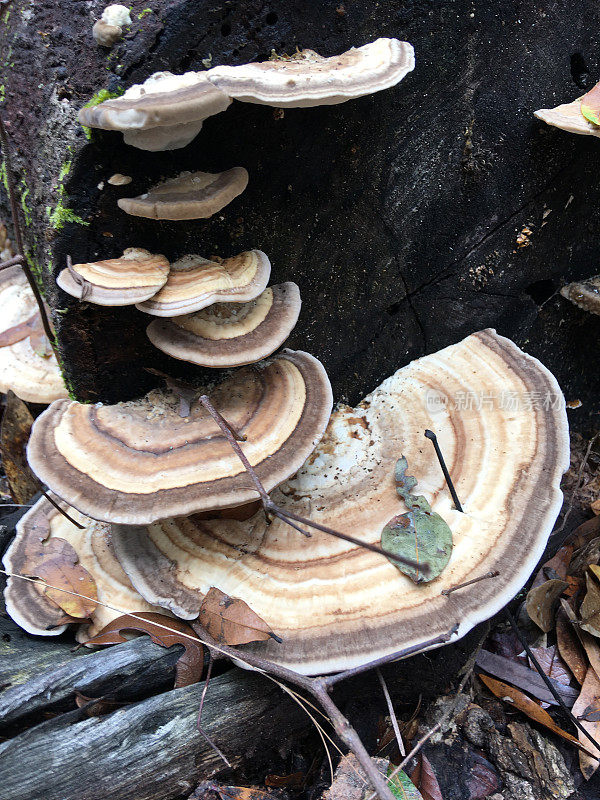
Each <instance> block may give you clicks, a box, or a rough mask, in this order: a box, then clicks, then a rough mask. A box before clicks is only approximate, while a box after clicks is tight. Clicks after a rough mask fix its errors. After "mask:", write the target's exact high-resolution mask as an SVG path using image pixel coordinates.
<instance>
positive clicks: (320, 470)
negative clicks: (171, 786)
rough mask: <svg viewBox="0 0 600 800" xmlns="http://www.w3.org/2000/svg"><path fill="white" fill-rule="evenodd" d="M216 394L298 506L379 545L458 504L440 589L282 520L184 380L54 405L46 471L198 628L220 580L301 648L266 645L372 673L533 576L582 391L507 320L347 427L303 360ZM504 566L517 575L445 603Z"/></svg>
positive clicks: (269, 368)
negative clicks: (396, 526) (507, 332)
mask: <svg viewBox="0 0 600 800" xmlns="http://www.w3.org/2000/svg"><path fill="white" fill-rule="evenodd" d="M210 398H211V401H212V403H213V404H214V406H215V408H217V409H218V410H219V411H220V412H221V413H222V414H223V416H224V417H225V418H226V419H227V420H228V422H229V423H230V424H231V426H232V427H233V428H234V429H235V430H236V431H238V432H239V434H240V435H241V436H242V437H245V441H242V442H241V443H240V446H241V447H242V449H243V452H244V453H245V455H246V457H247V458H248V459H249V461H250V463H251V464H252V465H253V466H254V468H255V470H256V473H257V474H258V476H259V477H260V479H261V480H262V482H263V483H264V485H265V487H266V489H267V490H268V491H272V498H273V501H274V502H275V503H276V504H277V505H278V506H279V507H280V508H282V509H283V510H284V511H286V510H287V511H288V512H289V513H295V514H299V515H301V516H303V517H305V518H309V519H310V520H311V521H313V522H315V523H317V524H321V525H325V526H329V527H331V528H334V529H336V530H339V531H341V532H346V533H348V534H351V535H354V536H358V537H359V538H360V539H361V540H363V541H365V542H368V543H372V544H378V543H380V542H381V540H382V535H384V531H385V529H386V527H387V528H388V529H389V527H390V523H391V524H393V523H394V521H397V520H398V519H399V518H401V515H403V514H404V515H406V514H407V512H410V511H411V510H412V511H415V510H416V511H419V512H420V513H422V514H427V513H429V511H431V512H433V513H435V514H437V515H439V517H440V518H441V519H442V520H444V521H445V523H447V528H448V529H449V531H450V533H451V539H452V550H451V553H450V549H449V543H448V542H445V544H444V547H445V548H446V550H445V554H444V558H443V559H442V560H444V564H442V565H441V568H440V570H439V576H438V577H436V578H435V579H434V580H430V581H428V582H424V583H421V582H419V581H418V576H415V575H412V576H410V575H406V574H403V573H402V572H401V571H400V570H399V569H397V567H396V566H394V564H393V563H392V562H391V561H389V560H388V559H386V558H383V557H382V556H381V555H380V554H378V553H375V552H372V551H369V550H366V549H364V548H362V547H359V546H356V545H354V544H352V543H350V542H347V541H342V540H340V539H337V538H332V537H330V536H329V535H328V534H326V533H320V532H319V531H313V532H312V536H311V537H310V538H308V539H307V538H305V537H304V536H301V535H300V534H298V533H297V532H296V531H294V530H293V529H291V528H290V527H289V526H287V525H286V524H285V523H284V522H283V521H282V520H281V519H279V518H277V517H276V518H274V519H272V520H271V521H270V522H269V521H267V519H266V518H265V514H264V513H263V511H262V510H256V509H255V508H253V507H252V506H251V505H248V504H250V503H252V502H253V501H255V500H256V492H255V491H254V490H253V489H252V488H251V483H250V481H249V479H248V475H247V474H246V473H245V472H244V471H243V469H242V466H241V464H240V463H239V462H238V460H237V457H236V456H235V454H234V453H233V451H232V450H231V448H230V446H229V444H228V442H227V441H226V438H225V437H224V435H223V434H222V432H221V431H220V429H219V428H218V427H217V425H216V424H215V422H214V421H213V420H212V418H211V417H210V416H209V415H208V413H207V412H206V411H205V410H204V406H203V405H202V404H201V403H199V402H198V401H197V400H196V399H195V398H194V397H193V396H188V398H187V403H188V405H189V413H188V414H187V416H186V417H185V418H183V417H181V416H180V410H179V404H180V397H179V396H178V395H177V392H173V391H172V390H168V391H159V390H155V391H154V392H151V393H150V394H149V395H148V396H146V397H145V398H144V399H143V400H139V401H132V402H127V403H120V404H118V405H116V406H90V405H81V404H79V403H76V402H73V401H58V402H56V403H53V404H52V406H50V408H49V409H48V410H47V411H46V412H44V413H43V414H42V415H41V416H40V417H39V418H38V420H37V421H36V423H35V425H34V429H33V434H32V437H31V440H30V444H29V451H28V455H29V460H30V464H31V466H32V468H33V469H34V471H35V472H36V473H37V475H38V476H39V477H40V478H41V479H42V480H43V481H45V482H46V483H47V484H48V485H49V486H50V488H51V489H52V491H54V492H56V493H57V494H58V495H59V496H60V497H62V498H63V499H64V500H65V501H66V502H67V503H68V504H69V505H70V506H74V507H75V508H77V509H79V510H80V512H82V513H85V514H87V515H89V516H90V517H92V518H94V519H99V520H101V521H104V522H106V523H109V522H110V523H112V527H111V543H112V548H113V551H111V552H114V555H115V556H116V559H117V560H118V562H119V564H120V566H121V568H122V569H123V571H124V573H125V574H126V575H127V577H128V579H129V580H130V581H131V583H132V585H133V587H134V588H135V590H136V591H137V592H138V593H139V594H140V595H141V597H142V598H143V599H144V600H145V602H146V603H148V604H150V605H151V606H159V607H161V608H162V609H166V610H168V611H169V612H170V613H173V614H175V615H176V616H178V617H181V618H183V619H194V618H195V617H196V616H197V615H198V613H199V610H200V605H201V603H202V599H203V597H204V596H205V595H206V594H207V592H208V591H209V590H210V589H211V588H212V587H217V588H218V589H219V590H220V591H222V592H224V593H226V594H228V595H229V596H232V597H234V596H235V597H239V598H241V599H242V600H243V601H244V602H246V603H247V604H248V605H249V606H250V608H251V609H252V610H253V611H254V612H255V613H256V614H258V615H259V616H260V618H261V619H263V620H264V621H265V622H266V623H267V625H268V626H269V627H270V628H271V629H272V630H274V631H276V633H277V634H278V636H279V637H280V638H281V639H282V642H275V641H273V640H269V641H268V642H261V643H260V644H259V645H253V647H257V648H259V649H260V651H261V652H262V653H264V654H265V655H267V657H269V658H271V659H273V660H274V661H277V662H279V663H282V664H286V665H288V666H291V667H294V668H296V669H298V670H299V671H301V672H304V673H308V674H315V673H321V672H326V671H334V670H339V669H343V668H346V667H350V666H353V665H358V664H363V663H365V662H367V661H370V660H372V659H374V658H376V657H378V656H381V655H385V654H387V653H390V652H393V651H396V650H398V649H400V648H403V647H405V646H409V645H412V644H417V643H420V642H422V641H424V640H427V639H430V638H432V637H435V636H437V635H438V634H441V633H447V632H448V630H450V629H451V628H453V627H454V626H456V627H457V634H458V635H459V636H461V635H464V634H465V633H466V632H467V631H468V630H469V629H470V628H471V627H472V626H473V625H475V624H477V623H478V622H480V621H482V620H484V619H486V618H487V617H489V616H490V615H492V614H493V613H495V612H496V611H497V610H499V609H500V608H501V607H502V606H503V605H504V604H505V603H506V602H507V600H509V599H510V598H511V597H512V596H513V595H514V594H515V593H516V591H517V590H518V589H519V588H520V587H521V586H522V585H523V583H524V582H525V580H526V579H527V577H528V575H529V573H530V571H531V570H532V569H533V567H534V565H535V563H536V562H537V560H538V559H539V557H540V555H541V553H542V552H543V549H544V546H545V544H546V541H547V537H548V535H549V533H550V531H551V529H552V525H553V523H554V520H555V518H556V515H557V513H558V510H559V508H560V505H561V500H562V495H561V492H560V488H559V485H560V478H561V475H562V473H563V472H564V470H565V469H566V468H567V465H568V455H569V445H568V432H567V423H566V414H565V406H564V399H563V397H562V395H561V393H560V390H559V388H558V385H557V383H556V381H555V379H554V377H553V376H552V375H551V374H550V373H549V372H548V370H546V369H545V368H544V367H543V366H542V365H541V364H540V363H539V362H538V361H537V360H536V359H534V358H531V357H530V356H528V355H526V354H525V353H523V352H522V351H520V350H519V349H518V348H517V346H516V345H514V344H513V343H512V342H511V341H509V340H507V339H504V338H503V337H500V336H498V335H497V334H496V333H495V332H494V331H490V330H487V331H482V332H480V333H477V334H473V335H472V336H469V337H468V338H466V339H465V340H463V341H462V342H459V343H458V344H456V345H453V346H451V347H448V348H446V349H444V350H442V351H440V352H439V353H435V354H433V355H430V356H426V357H424V358H422V359H419V360H418V361H415V362H413V363H411V364H409V365H408V366H406V367H403V368H402V369H400V370H398V372H396V373H395V374H394V375H393V376H391V377H390V378H388V379H387V380H386V381H384V382H383V383H382V384H381V386H379V387H378V388H377V389H376V390H375V391H374V392H373V393H372V394H370V395H369V396H368V397H366V398H365V399H364V400H363V401H362V402H361V403H359V405H358V406H357V407H356V408H350V407H348V406H339V407H338V408H337V409H336V410H335V411H334V412H333V414H332V415H331V418H330V408H331V402H332V398H331V390H330V388H329V382H328V381H327V377H326V375H325V372H324V370H323V368H322V366H321V365H320V364H319V362H317V361H316V360H315V359H314V358H312V357H311V356H308V355H307V354H305V353H301V352H290V351H284V352H283V353H282V354H281V355H279V356H276V357H275V358H272V359H268V360H267V361H265V362H262V363H259V364H257V365H255V366H253V367H251V368H247V367H245V368H241V369H239V370H236V371H233V372H232V373H231V374H230V375H229V376H228V377H227V378H226V379H225V380H224V381H223V382H221V383H220V384H218V385H217V386H216V387H215V388H214V389H213V390H212V391H211V392H210ZM469 398H476V399H477V398H482V401H481V402H479V401H470V400H469ZM531 398H541V399H540V402H539V403H538V402H537V401H536V402H531ZM328 420H329V423H328V424H327V421H328ZM325 428H327V429H326V430H325ZM426 429H433V430H434V431H435V432H436V433H437V436H438V439H439V442H440V445H441V447H442V449H443V451H444V454H445V457H446V461H447V463H448V467H449V469H450V472H451V474H452V478H453V481H454V484H455V486H456V490H457V492H458V495H459V497H460V499H461V501H462V505H463V512H462V513H461V512H459V511H458V510H456V509H455V508H454V506H453V503H452V500H451V498H450V495H449V493H448V490H447V487H446V485H445V482H444V477H443V474H442V472H441V470H440V468H439V465H438V463H437V461H436V460H435V457H434V455H433V451H432V449H430V448H429V447H428V446H427V445H428V443H427V441H426V440H425V438H424V436H423V432H424V431H425V430H426ZM324 431H325V433H324V435H323V432H324ZM401 456H404V458H405V459H406V461H407V462H408V464H409V465H410V474H411V475H414V476H415V480H416V481H417V486H416V488H415V482H414V481H413V480H412V479H411V478H408V477H407V476H406V462H404V461H402V460H401ZM399 459H400V464H398V461H399ZM275 487H277V488H275ZM417 492H418V496H417V494H416V493H417ZM228 508H229V509H231V511H229V512H228V511H223V509H228ZM428 510H429V511H428ZM446 562H447V563H446ZM82 563H83V562H82ZM88 568H89V567H88ZM491 571H494V572H496V571H497V572H498V573H499V575H498V577H497V578H494V579H489V580H485V581H480V582H478V583H474V584H472V585H470V586H467V587H465V588H463V589H461V590H459V591H456V592H452V593H451V594H450V595H448V596H444V595H443V594H442V590H444V589H448V588H451V587H454V586H456V585H457V584H460V583H463V582H465V581H467V580H469V579H471V578H473V577H477V576H480V575H482V574H484V573H487V572H491ZM126 610H127V609H126Z"/></svg>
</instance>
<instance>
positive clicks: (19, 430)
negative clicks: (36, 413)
mask: <svg viewBox="0 0 600 800" xmlns="http://www.w3.org/2000/svg"><path fill="white" fill-rule="evenodd" d="M32 425H33V417H32V416H31V413H30V412H29V409H28V408H27V406H26V405H25V403H24V402H23V401H22V400H20V399H19V398H18V397H17V395H16V394H15V393H14V392H12V391H10V390H9V391H8V393H7V395H6V406H5V409H4V414H3V416H2V427H1V428H0V454H1V458H2V465H3V467H4V472H5V474H6V477H7V478H8V485H9V487H10V493H11V495H12V498H13V500H14V501H15V503H27V501H28V500H30V499H31V498H32V497H33V495H34V494H35V493H36V492H37V491H38V489H39V482H38V481H37V479H36V478H35V476H34V474H33V472H32V471H31V469H30V468H29V464H28V463H27V456H26V453H25V449H26V447H27V442H28V441H29V434H30V433H31V426H32Z"/></svg>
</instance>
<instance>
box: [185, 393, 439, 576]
mask: <svg viewBox="0 0 600 800" xmlns="http://www.w3.org/2000/svg"><path fill="white" fill-rule="evenodd" d="M199 400H200V402H201V403H202V405H203V406H204V407H205V408H206V410H207V411H208V413H209V414H210V415H211V417H212V418H213V419H214V421H215V422H216V423H217V425H218V426H219V427H220V428H221V431H222V432H223V435H224V436H225V438H226V439H227V441H228V442H229V444H230V445H231V448H232V450H233V451H234V453H235V454H236V455H237V457H238V458H239V459H240V461H241V462H242V464H243V465H244V469H245V470H246V472H247V473H248V475H249V476H250V479H251V480H252V483H253V484H254V488H255V489H256V491H257V492H258V495H259V497H260V499H261V502H262V504H263V508H264V509H265V511H266V512H267V513H271V514H274V515H275V516H276V517H279V519H281V521H282V522H285V523H286V524H288V525H289V526H290V527H291V528H294V529H295V530H299V531H300V533H304V534H305V535H306V533H307V532H306V531H303V530H301V529H300V528H298V527H297V526H296V525H293V524H292V522H291V520H294V521H295V522H299V523H301V524H302V525H308V527H309V528H315V530H318V531H322V532H323V533H328V534H330V536H335V537H336V538H338V539H343V540H344V541H346V542H351V543H352V544H355V545H357V546H358V547H363V548H365V550H371V551H373V552H374V553H378V554H379V555H383V556H385V557H386V558H389V559H391V560H392V561H396V562H398V563H399V564H402V565H405V566H409V567H412V569H416V568H419V564H418V563H417V562H416V561H413V560H412V559H410V558H404V557H402V556H397V555H395V554H394V553H390V552H388V551H387V550H384V549H383V548H382V547H379V546H378V545H376V544H370V543H369V542H363V541H361V540H360V539H356V538H355V537H354V536H349V535H348V534H347V533H341V532H340V531H336V530H334V529H333V528H329V527H327V526H326V525H320V524H319V523H317V522H313V521H312V520H310V519H307V518H306V517H301V516H300V515H299V514H294V513H293V512H292V511H288V510H287V509H285V508H281V507H280V506H278V505H276V504H275V503H274V502H273V501H272V500H271V498H270V496H269V493H268V492H267V490H266V489H265V487H264V486H263V484H262V482H261V480H260V478H259V477H258V475H257V474H256V470H255V469H254V467H253V466H252V464H251V463H250V462H249V461H248V459H247V457H246V455H245V453H244V451H243V450H242V448H241V447H240V445H239V443H238V442H237V441H236V439H235V435H234V434H235V431H234V429H233V428H232V427H231V425H230V424H229V423H228V422H227V420H226V419H225V418H224V417H223V416H222V415H221V414H220V413H219V412H218V411H217V410H216V408H215V407H214V406H213V404H212V403H211V401H210V399H209V398H208V397H207V396H206V395H205V394H203V395H201V396H200V398H199ZM420 567H421V570H422V571H423V569H424V568H423V565H420Z"/></svg>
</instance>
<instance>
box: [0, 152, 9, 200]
mask: <svg viewBox="0 0 600 800" xmlns="http://www.w3.org/2000/svg"><path fill="white" fill-rule="evenodd" d="M0 181H1V182H2V186H4V191H5V192H6V193H7V194H8V176H7V174H6V161H5V160H4V159H2V164H0Z"/></svg>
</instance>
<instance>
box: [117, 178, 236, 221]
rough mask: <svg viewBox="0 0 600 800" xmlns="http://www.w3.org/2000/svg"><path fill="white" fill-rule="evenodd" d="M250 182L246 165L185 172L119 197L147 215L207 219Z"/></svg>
mask: <svg viewBox="0 0 600 800" xmlns="http://www.w3.org/2000/svg"><path fill="white" fill-rule="evenodd" d="M247 185H248V173H247V172H246V170H245V169H244V168H243V167H233V169H228V170H226V171H225V172H217V173H216V174H211V173H210V172H182V173H181V175H179V176H178V177H177V178H172V179H171V180H169V181H165V182H164V183H159V184H158V186H155V187H154V188H152V189H150V191H149V192H146V193H145V194H141V195H139V196H138V197H122V198H121V199H120V200H117V204H118V206H119V208H120V209H122V210H123V211H125V213H127V214H132V215H133V216H134V217H146V218H147V219H170V220H180V219H207V218H208V217H212V215H213V214H216V213H217V211H220V210H221V209H222V208H225V206H226V205H229V203H231V201H232V200H234V199H235V198H236V197H237V196H238V195H240V194H241V193H242V192H243V191H244V189H245V188H246V186H247Z"/></svg>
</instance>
